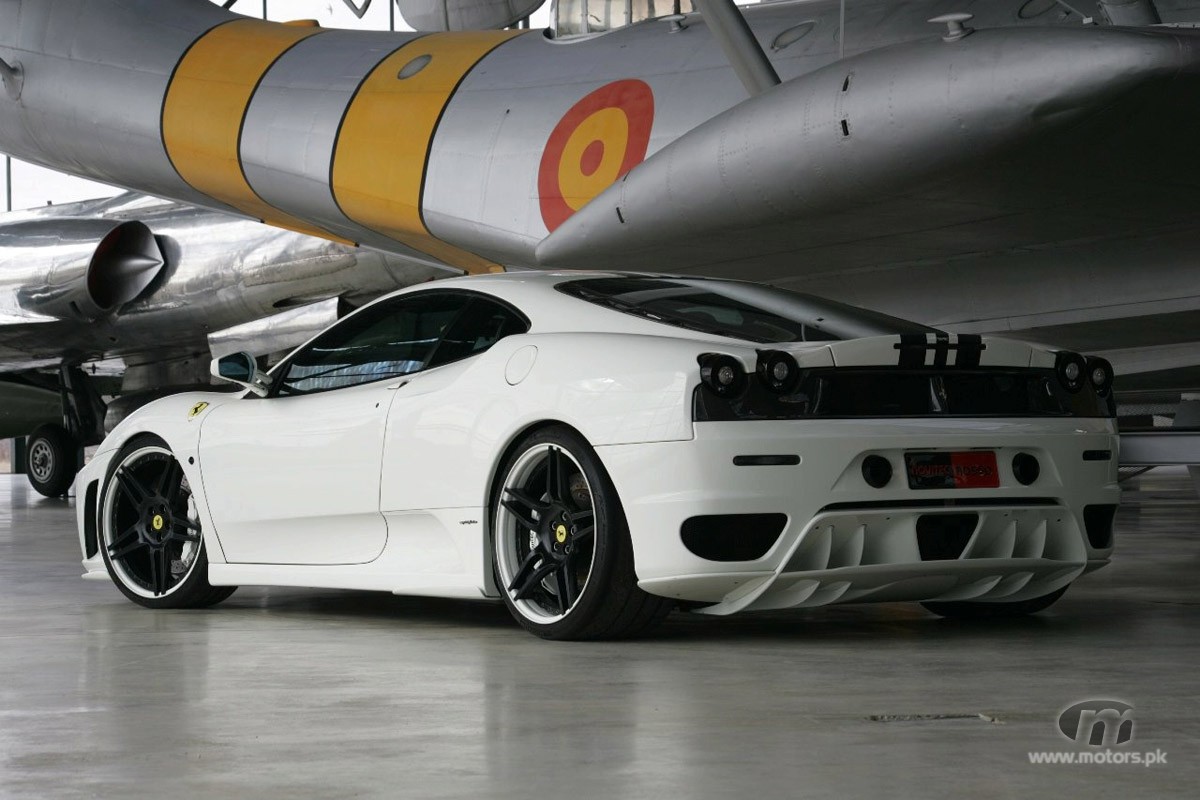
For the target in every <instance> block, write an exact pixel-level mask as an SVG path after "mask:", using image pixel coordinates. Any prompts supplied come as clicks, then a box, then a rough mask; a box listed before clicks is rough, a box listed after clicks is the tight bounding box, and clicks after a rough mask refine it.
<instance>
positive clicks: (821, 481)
mask: <svg viewBox="0 0 1200 800" xmlns="http://www.w3.org/2000/svg"><path fill="white" fill-rule="evenodd" d="M695 427H696V436H695V439H693V440H691V441H686V442H669V443H657V444H642V445H620V446H612V447H602V448H599V449H598V450H599V453H600V456H601V458H602V459H603V460H604V463H605V465H606V467H607V468H608V470H609V473H610V475H611V476H612V478H613V482H614V484H615V485H616V487H617V490H618V492H619V493H620V496H621V499H622V503H623V505H624V509H625V512H626V516H627V518H628V521H629V527H630V534H631V538H632V541H633V549H634V559H635V565H636V570H637V575H638V579H639V585H640V586H641V587H642V588H643V589H645V590H646V591H648V592H651V593H652V594H657V595H662V596H665V597H675V598H679V599H684V600H692V601H699V602H704V603H713V604H715V605H714V606H712V607H710V608H708V609H706V611H708V613H732V612H735V611H740V610H752V609H768V608H787V607H799V606H814V605H823V604H827V603H835V602H873V601H891V600H981V601H988V600H1010V601H1016V600H1022V599H1027V598H1031V597H1037V596H1041V595H1044V594H1047V593H1049V592H1052V591H1054V590H1056V589H1058V588H1059V587H1061V586H1064V585H1066V584H1067V583H1070V582H1071V581H1072V580H1074V579H1075V578H1076V577H1078V576H1079V575H1080V574H1082V573H1083V572H1085V571H1087V570H1089V569H1095V568H1098V567H1100V566H1103V565H1104V564H1105V563H1107V561H1108V558H1109V555H1110V554H1111V551H1112V546H1111V539H1109V540H1108V541H1099V544H1102V545H1106V546H1093V544H1092V543H1090V542H1089V540H1088V536H1087V532H1086V524H1087V523H1086V522H1085V516H1084V509H1085V508H1086V507H1089V506H1115V504H1116V503H1117V499H1118V495H1119V489H1118V486H1117V438H1116V435H1115V433H1114V430H1113V425H1112V423H1111V422H1110V421H1107V420H1098V419H1097V420H1092V419H1071V420H1063V419H1019V420H1012V419H1001V420H995V419H988V420H978V419H975V420H968V419H961V420H939V419H914V420H888V421H878V420H826V421H787V422H721V423H698V424H697V425H696V426H695ZM972 449H987V450H991V451H993V452H995V453H996V456H997V464H998V467H999V472H1000V486H999V487H998V488H992V489H951V490H945V489H940V490H928V489H924V490H922V489H911V488H909V486H908V481H907V478H906V475H905V472H904V464H905V462H904V453H905V452H911V451H921V452H928V451H962V450H972ZM1085 451H1090V452H1091V455H1092V457H1091V458H1089V459H1087V460H1085V458H1084V452H1085ZM1094 451H1110V452H1111V458H1110V459H1109V460H1107V461H1105V460H1095V454H1094ZM1017 453H1028V454H1031V455H1033V456H1035V457H1036V458H1037V459H1038V461H1039V463H1040V465H1041V474H1040V475H1039V477H1038V478H1037V480H1035V481H1034V482H1033V483H1032V484H1031V485H1029V486H1024V485H1022V484H1021V483H1020V482H1019V481H1017V479H1016V477H1015V475H1014V474H1013V469H1012V460H1013V456H1015V455H1016V454H1017ZM747 455H751V456H754V455H786V456H796V457H798V459H799V463H794V464H787V465H771V466H736V465H735V464H734V458H735V457H737V456H747ZM871 455H879V456H882V457H884V458H886V459H887V460H888V461H889V462H890V463H891V465H892V468H893V475H892V479H891V481H890V482H889V483H888V484H887V485H885V486H884V487H882V488H873V487H871V486H870V485H868V484H867V482H866V481H865V479H864V478H863V474H862V463H863V459H865V458H866V457H867V456H871ZM790 460H792V461H794V460H795V459H790ZM741 514H777V515H783V516H784V517H786V522H785V523H784V524H783V525H782V531H781V532H780V533H779V536H778V538H777V539H775V540H774V542H773V544H770V546H769V549H766V552H765V553H763V554H762V555H761V557H759V558H754V559H752V560H743V561H718V560H713V559H711V558H701V557H700V556H698V555H697V554H696V553H694V552H692V550H691V549H689V548H688V546H686V545H685V543H684V540H683V538H682V536H681V529H682V527H683V524H684V522H685V521H686V520H688V519H689V518H691V517H696V516H703V515H741ZM946 515H956V516H957V517H958V519H957V521H956V522H955V524H957V525H959V526H960V527H962V526H963V525H966V526H967V528H966V529H965V530H964V531H962V532H961V536H960V538H961V541H960V542H959V544H958V545H956V546H955V547H954V550H955V552H957V556H955V555H953V554H951V555H950V556H949V557H947V555H946V554H945V553H943V554H941V556H940V557H939V558H938V560H928V558H929V554H928V553H927V554H926V558H924V559H923V558H922V553H921V537H919V536H918V527H919V526H920V527H922V528H923V529H924V528H928V527H931V526H934V527H936V525H937V524H939V523H940V522H941V521H943V519H944V518H945V517H946ZM969 515H973V517H971V518H970V519H968V517H969ZM935 517H936V518H941V519H934V520H932V522H931V521H930V518H935ZM923 518H924V519H925V521H924V522H922V519H923ZM964 520H966V522H964ZM1093 527H1094V520H1093ZM729 535H730V536H737V535H739V534H738V533H737V532H736V531H733V530H731V531H730V533H729ZM922 536H928V534H922ZM959 551H960V552H959Z"/></svg>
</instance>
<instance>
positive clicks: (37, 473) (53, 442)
mask: <svg viewBox="0 0 1200 800" xmlns="http://www.w3.org/2000/svg"><path fill="white" fill-rule="evenodd" d="M25 454H26V461H27V462H28V464H27V466H28V469H27V472H28V473H29V483H30V485H32V486H33V488H34V489H35V490H36V491H37V492H38V493H39V494H44V495H45V496H46V497H62V496H63V495H64V494H66V493H67V491H68V490H69V489H70V488H71V484H72V483H74V482H75V474H76V473H77V472H79V443H78V442H76V441H75V440H74V439H72V438H71V434H69V433H67V430H66V428H64V427H62V426H61V425H42V426H40V427H38V428H37V429H36V430H35V431H34V432H33V433H31V434H30V435H29V438H27V439H26V440H25Z"/></svg>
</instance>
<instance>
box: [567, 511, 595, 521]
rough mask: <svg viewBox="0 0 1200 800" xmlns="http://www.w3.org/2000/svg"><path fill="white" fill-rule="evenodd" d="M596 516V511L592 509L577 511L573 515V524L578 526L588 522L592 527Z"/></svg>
mask: <svg viewBox="0 0 1200 800" xmlns="http://www.w3.org/2000/svg"><path fill="white" fill-rule="evenodd" d="M595 516H596V512H595V511H593V510H592V509H590V508H585V509H584V510H583V511H576V512H575V513H574V514H572V515H571V524H572V525H578V524H579V523H581V522H587V523H588V524H589V525H590V524H591V522H592V520H593V519H594V518H595Z"/></svg>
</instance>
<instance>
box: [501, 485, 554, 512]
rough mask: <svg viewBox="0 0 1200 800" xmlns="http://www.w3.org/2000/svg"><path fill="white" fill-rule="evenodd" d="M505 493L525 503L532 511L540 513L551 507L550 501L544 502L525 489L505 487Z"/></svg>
mask: <svg viewBox="0 0 1200 800" xmlns="http://www.w3.org/2000/svg"><path fill="white" fill-rule="evenodd" d="M504 493H505V494H506V495H508V496H509V497H511V498H512V499H513V500H516V501H517V502H518V503H521V504H522V505H524V506H525V507H526V508H528V509H530V510H531V511H536V512H538V513H539V514H540V513H542V512H544V511H546V510H547V509H549V508H550V504H549V503H543V502H542V501H541V500H539V499H537V498H536V497H534V496H533V495H531V494H529V492H526V491H525V490H524V489H505V490H504Z"/></svg>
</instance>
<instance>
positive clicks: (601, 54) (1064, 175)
mask: <svg viewBox="0 0 1200 800" xmlns="http://www.w3.org/2000/svg"><path fill="white" fill-rule="evenodd" d="M1154 5H1155V7H1156V9H1157V13H1158V14H1159V15H1160V17H1161V19H1162V20H1163V22H1164V23H1167V25H1165V26H1156V27H1153V28H1150V27H1142V28H1120V27H1114V26H1110V25H1102V24H1084V22H1085V21H1084V19H1081V18H1080V17H1079V16H1077V15H1075V14H1073V13H1071V12H1070V11H1068V10H1066V9H1067V8H1068V6H1066V5H1060V4H1055V3H1053V2H1049V1H1048V0H1047V2H1027V0H908V1H905V2H892V1H884V0H848V2H847V22H846V29H845V35H844V39H845V41H844V55H845V57H844V58H841V59H839V51H840V50H841V49H842V46H843V43H842V42H840V41H839V31H838V23H837V18H838V3H837V2H836V0H811V1H809V2H790V3H771V4H764V5H761V6H757V7H752V8H749V9H746V12H745V13H746V18H747V20H748V22H749V24H750V27H751V29H752V30H753V33H754V35H755V37H756V38H757V40H758V42H759V44H761V45H762V47H763V49H764V51H765V53H766V55H767V57H768V59H769V62H770V65H771V67H773V69H774V71H775V72H777V73H778V75H779V77H780V78H781V80H782V83H781V84H780V85H778V86H775V87H773V88H770V89H768V90H766V91H764V92H762V93H760V94H757V95H756V96H753V97H750V96H748V94H747V89H746V87H745V85H744V84H743V83H742V81H740V80H739V78H738V75H737V74H736V73H735V71H734V70H733V68H732V67H731V66H730V62H729V60H728V59H727V58H726V56H725V54H724V53H723V52H722V50H721V48H720V47H719V46H718V45H717V43H716V42H715V41H714V38H713V36H712V34H711V32H710V29H709V26H708V25H707V24H706V23H705V21H704V20H703V19H701V18H700V17H699V16H698V15H688V17H687V18H686V19H685V20H684V22H683V25H682V27H681V26H680V25H679V24H677V23H675V22H668V21H666V20H652V21H647V22H644V23H641V24H637V25H633V26H630V27H627V28H624V29H619V30H614V31H611V32H608V33H604V34H598V35H594V36H585V37H575V38H561V39H556V38H553V37H551V36H548V35H547V34H546V33H544V32H542V31H478V32H464V33H440V34H428V35H423V34H416V33H375V32H361V31H340V30H324V29H321V28H318V27H313V26H310V25H305V24H299V25H283V24H276V23H267V22H263V21H260V20H253V19H248V18H244V17H239V16H237V15H234V14H231V13H229V12H226V11H223V10H221V9H220V8H218V7H216V6H215V5H213V4H211V3H209V2H206V0H0V58H3V59H4V60H5V61H6V62H7V63H9V64H10V65H11V66H13V67H14V69H15V70H16V71H14V72H13V73H12V74H13V76H19V80H18V79H17V78H16V77H14V78H13V79H11V80H7V81H6V89H7V92H6V94H4V95H0V150H3V151H5V152H9V153H12V154H13V155H16V156H18V157H21V158H24V159H27V160H30V161H34V162H37V163H40V164H43V165H46V166H50V167H53V168H57V169H62V170H65V171H68V172H72V173H74V174H77V175H81V176H85V177H89V178H93V179H97V180H101V181H106V182H109V183H115V184H119V185H124V186H128V187H133V188H137V189H140V190H144V191H148V192H151V193H154V194H157V195H161V196H166V197H172V198H176V199H178V200H181V201H184V202H189V203H194V204H197V205H202V206H206V207H209V208H213V209H219V210H225V211H231V212H235V213H239V214H242V215H246V216H249V217H253V218H257V219H262V220H265V221H267V222H269V223H272V224H275V225H278V226H281V227H285V228H290V229H293V230H299V231H303V232H306V233H312V234H315V235H318V236H323V237H326V238H329V239H333V240H338V241H341V242H344V243H347V244H358V245H363V246H366V247H368V248H372V249H375V250H379V251H383V252H387V253H391V254H394V255H396V256H398V257H400V258H408V259H414V260H422V261H424V262H426V263H427V262H429V261H431V260H434V261H438V262H441V263H444V264H446V265H449V266H452V267H456V268H460V269H464V270H467V271H487V270H492V269H498V268H502V267H509V268H511V267H531V268H538V267H547V266H553V267H567V268H575V267H603V268H629V269H651V270H661V271H672V272H691V273H697V274H712V275H724V276H727V277H746V278H751V279H757V280H767V281H771V282H775V283H781V284H785V285H790V286H797V287H803V288H805V289H807V290H813V291H818V292H823V293H825V294H830V295H833V296H836V297H838V298H839V299H844V300H847V301H850V302H857V303H860V304H864V305H870V306H873V307H876V308H880V309H883V310H887V311H890V312H892V313H897V314H900V315H903V316H909V317H913V318H917V319H920V320H922V321H926V322H930V323H934V324H939V325H942V326H946V327H950V328H957V329H960V330H980V331H984V330H986V331H1025V332H1034V333H1036V332H1039V331H1042V332H1045V331H1053V332H1054V333H1055V335H1056V337H1057V339H1058V341H1060V342H1062V343H1064V344H1067V345H1072V344H1077V343H1086V344H1079V346H1088V347H1091V348H1093V349H1097V348H1098V349H1105V348H1111V347H1118V346H1121V345H1122V343H1123V342H1124V341H1125V340H1123V339H1121V338H1120V337H1119V336H1118V335H1117V334H1118V333H1120V332H1122V331H1124V332H1125V333H1128V332H1129V331H1130V330H1131V329H1132V328H1133V327H1134V326H1136V324H1137V321H1139V320H1141V319H1143V318H1144V316H1145V315H1147V314H1152V313H1160V312H1161V311H1163V310H1168V309H1169V310H1170V311H1171V312H1172V313H1183V314H1191V315H1200V280H1198V279H1197V278H1195V277H1193V276H1192V274H1191V272H1189V271H1187V270H1185V269H1183V267H1185V266H1189V265H1190V264H1191V263H1192V261H1191V252H1192V247H1191V245H1190V242H1191V240H1192V239H1193V238H1194V232H1195V225H1196V223H1195V219H1196V214H1197V212H1200V162H1197V161H1196V159H1195V158H1194V157H1192V154H1193V152H1194V131H1195V130H1197V129H1200V103H1196V102H1195V98H1196V97H1198V96H1200V35H1198V34H1196V33H1195V32H1193V31H1191V30H1187V29H1184V28H1181V27H1173V26H1174V25H1177V24H1179V23H1186V22H1194V21H1195V18H1196V12H1195V8H1194V3H1191V2H1189V0H1155V3H1154ZM1070 7H1071V8H1077V9H1080V10H1082V11H1083V13H1084V14H1093V12H1095V13H1094V17H1095V20H1102V19H1104V17H1103V16H1102V15H1101V14H1100V13H1099V10H1098V9H1097V3H1096V2H1092V1H1091V0H1078V2H1073V3H1072V4H1070ZM949 12H969V13H971V14H974V18H973V19H972V20H970V22H969V28H971V29H972V30H971V32H969V35H967V36H965V37H955V36H952V35H947V36H943V35H944V34H947V33H948V29H947V28H946V26H945V25H938V26H934V25H930V24H929V23H928V22H927V20H929V19H930V18H932V17H935V16H937V15H942V14H946V13H949ZM1089 20H1091V17H1089ZM1143 253H1150V254H1151V258H1150V259H1149V261H1150V262H1151V263H1146V262H1145V261H1143V260H1141V255H1140V254H1143ZM1131 273H1132V277H1130V275H1131ZM1095 276H1099V277H1100V278H1101V279H1100V280H1094V279H1093V278H1094V277H1095ZM1180 281H1183V283H1182V285H1181V284H1180ZM1168 303H1169V305H1167V304H1168ZM1160 333H1161V335H1159V336H1157V337H1151V341H1150V342H1149V343H1150V344H1152V345H1160V344H1179V343H1183V342H1187V341H1192V340H1194V339H1195V338H1196V337H1190V335H1188V334H1186V333H1185V332H1183V330H1182V329H1181V328H1180V326H1174V325H1172V326H1164V328H1163V330H1162V331H1161V332H1160ZM1073 337H1074V338H1073Z"/></svg>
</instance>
